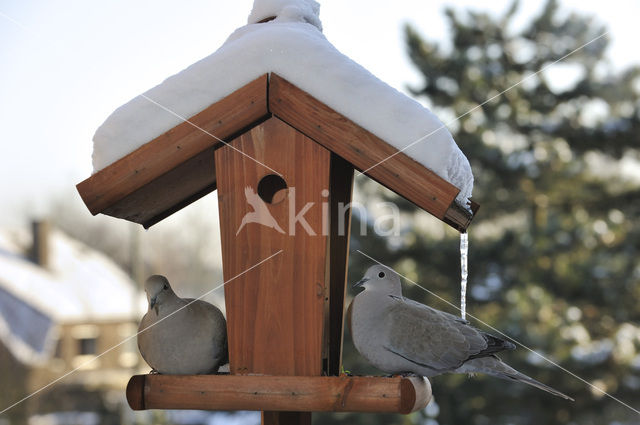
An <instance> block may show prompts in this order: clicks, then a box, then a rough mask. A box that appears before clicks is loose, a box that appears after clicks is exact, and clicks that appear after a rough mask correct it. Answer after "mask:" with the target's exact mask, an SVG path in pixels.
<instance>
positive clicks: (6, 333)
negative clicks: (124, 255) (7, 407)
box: [0, 230, 145, 361]
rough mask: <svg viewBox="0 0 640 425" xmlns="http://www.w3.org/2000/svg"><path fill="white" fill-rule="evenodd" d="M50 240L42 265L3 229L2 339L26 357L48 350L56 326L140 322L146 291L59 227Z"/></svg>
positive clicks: (0, 271)
mask: <svg viewBox="0 0 640 425" xmlns="http://www.w3.org/2000/svg"><path fill="white" fill-rule="evenodd" d="M49 242H50V251H49V252H50V254H49V263H50V267H49V268H47V269H44V268H42V267H40V266H38V265H36V264H34V263H33V262H31V261H30V260H29V259H27V258H26V257H25V256H24V255H23V251H24V249H23V247H21V246H20V244H18V243H15V242H14V241H13V238H12V237H11V236H10V235H9V233H8V232H0V341H2V342H3V343H4V344H5V346H7V347H8V348H9V349H10V350H12V352H13V354H14V355H16V357H18V358H20V359H21V360H23V361H27V360H28V358H30V357H31V358H33V357H41V356H43V355H44V354H45V352H47V351H50V349H51V347H50V341H51V338H52V335H53V334H52V332H54V324H57V323H68V322H81V323H82V322H94V321H111V320H137V319H138V318H139V317H140V316H141V315H142V312H143V311H144V305H145V301H144V295H143V294H142V293H140V291H137V290H136V289H135V285H134V283H133V282H132V281H131V279H130V278H129V277H128V275H127V274H126V273H125V272H124V271H123V270H122V269H120V268H119V267H118V266H117V265H116V264H115V263H114V262H113V261H112V260H110V259H109V258H108V257H106V256H105V255H103V254H101V253H99V252H97V251H95V250H93V249H91V248H89V247H87V246H86V245H84V244H82V243H80V242H78V241H76V240H74V239H72V238H70V237H69V236H67V235H65V234H64V233H62V232H60V231H58V230H51V231H50V235H49Z"/></svg>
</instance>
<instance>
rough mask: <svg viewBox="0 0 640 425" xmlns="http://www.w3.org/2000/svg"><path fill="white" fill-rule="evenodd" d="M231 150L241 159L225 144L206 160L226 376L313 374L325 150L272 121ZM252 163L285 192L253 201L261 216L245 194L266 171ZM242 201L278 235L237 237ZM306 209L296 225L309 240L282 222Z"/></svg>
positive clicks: (318, 347)
mask: <svg viewBox="0 0 640 425" xmlns="http://www.w3.org/2000/svg"><path fill="white" fill-rule="evenodd" d="M231 144H232V146H233V147H234V148H236V149H238V150H239V151H242V152H243V153H244V154H246V155H243V154H242V153H239V152H238V151H236V150H234V149H232V148H231V147H229V146H225V147H223V148H221V149H218V150H216V153H215V162H216V177H217V181H218V202H219V209H220V227H221V233H222V257H223V270H224V278H225V282H227V284H226V286H225V302H226V308H227V326H228V334H229V355H230V363H231V365H230V366H231V373H232V374H246V373H265V374H274V375H320V374H321V372H322V341H323V335H322V330H323V306H324V302H325V297H326V292H327V289H326V285H325V281H326V279H325V258H326V249H327V245H326V244H327V236H325V235H323V234H322V233H323V226H322V220H323V217H322V216H323V207H322V205H323V203H326V202H327V194H328V189H329V169H330V152H329V151H328V150H326V149H325V148H323V147H322V146H320V145H318V144H317V143H315V142H313V141H312V140H311V139H309V138H307V137H306V136H304V135H303V134H301V133H299V132H297V131H296V130H294V129H293V128H291V127H290V126H288V125H287V124H285V123H284V122H282V121H280V120H279V119H277V118H271V119H269V120H267V121H265V122H264V123H262V124H261V125H259V126H258V127H255V128H254V129H252V130H251V131H250V132H248V133H245V134H244V135H242V136H240V137H239V138H237V139H236V140H234V141H233V142H232V143H231ZM252 158H253V159H252ZM254 159H255V160H256V161H259V162H260V163H262V164H264V165H266V166H268V167H270V168H271V169H273V170H275V171H276V172H277V173H280V174H281V177H282V178H283V179H284V180H285V181H286V184H287V186H288V188H289V189H288V193H286V192H280V193H279V194H277V195H276V197H275V201H274V203H272V204H263V205H266V210H267V211H268V214H267V213H266V212H265V210H264V209H262V208H263V207H260V201H256V200H255V198H256V196H254V195H253V193H257V192H258V182H259V181H260V180H261V179H262V178H263V177H264V176H266V175H270V174H273V173H274V172H273V171H272V170H270V169H269V168H266V167H265V166H263V165H261V164H259V163H258V162H256V161H254ZM246 188H249V189H246ZM324 190H327V192H324V193H323V191H324ZM294 194H295V196H294ZM282 195H285V196H282ZM249 200H250V201H251V202H253V203H254V205H258V209H259V210H261V211H262V212H261V216H260V218H259V219H260V220H262V221H263V222H268V220H266V218H265V217H267V215H270V216H271V217H273V219H275V222H276V223H277V225H278V227H279V228H280V230H282V231H283V233H281V232H280V231H278V230H276V229H275V228H274V227H268V226H266V225H263V224H259V223H255V222H248V223H246V224H245V225H244V227H242V229H241V230H238V229H240V227H241V225H242V221H243V218H245V220H246V217H248V218H254V219H256V214H255V211H256V207H255V206H251V205H249V202H248V201H249ZM308 203H311V207H309V208H308V210H307V211H306V213H305V214H304V219H305V220H306V223H308V225H309V228H310V229H311V230H312V231H313V232H315V235H314V234H310V233H309V232H308V229H305V227H304V226H302V225H301V224H300V223H299V222H298V223H297V224H295V225H293V226H292V228H290V223H289V221H290V220H289V219H290V215H292V217H294V216H295V215H296V214H298V213H300V212H301V211H302V210H303V208H304V207H305V206H306V205H307V204H308ZM324 209H326V208H324ZM291 211H293V213H291ZM247 214H249V215H248V216H247ZM291 221H292V222H294V220H291ZM271 224H272V226H274V225H273V222H271ZM325 233H326V232H325ZM276 253H278V254H277V255H275V256H274V257H273V258H271V259H269V260H267V261H265V262H264V263H262V264H261V265H259V266H256V267H254V266H255V265H256V264H258V263H260V262H261V261H263V260H264V259H266V258H268V257H269V256H271V255H274V254H276ZM252 267H254V268H252Z"/></svg>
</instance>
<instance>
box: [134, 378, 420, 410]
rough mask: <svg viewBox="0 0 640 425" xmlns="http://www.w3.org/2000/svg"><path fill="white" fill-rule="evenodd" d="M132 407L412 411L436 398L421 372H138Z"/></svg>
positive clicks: (140, 408)
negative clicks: (388, 375) (385, 374)
mask: <svg viewBox="0 0 640 425" xmlns="http://www.w3.org/2000/svg"><path fill="white" fill-rule="evenodd" d="M127 400H128V402H129V406H131V408H132V409H133V410H145V409H201V410H268V411H286V412H329V411H331V412H385V413H402V414H407V413H411V412H415V411H417V410H420V409H424V408H425V407H426V405H427V404H428V403H429V401H430V400H431V385H430V383H429V380H428V379H426V378H420V377H401V376H397V377H391V378H384V377H369V376H345V375H342V376H267V375H136V376H133V377H132V378H131V380H130V381H129V384H128V385H127Z"/></svg>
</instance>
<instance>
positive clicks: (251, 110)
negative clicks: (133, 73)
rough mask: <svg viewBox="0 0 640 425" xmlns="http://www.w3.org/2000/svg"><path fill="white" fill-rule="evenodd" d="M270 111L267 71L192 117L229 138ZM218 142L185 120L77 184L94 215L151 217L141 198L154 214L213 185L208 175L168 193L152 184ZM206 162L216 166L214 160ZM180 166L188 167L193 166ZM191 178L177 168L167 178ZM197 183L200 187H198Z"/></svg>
mask: <svg viewBox="0 0 640 425" xmlns="http://www.w3.org/2000/svg"><path fill="white" fill-rule="evenodd" d="M163 113H165V112H164V111H163ZM268 115H269V111H268V108H267V76H266V75H265V76H262V77H260V78H258V79H257V80H255V81H253V82H251V83H249V84H247V85H246V86H244V87H242V88H240V89H238V90H237V91H235V92H234V93H232V94H231V95H229V96H227V97H225V98H224V99H222V100H220V101H218V102H216V103H214V104H213V105H211V106H209V107H207V108H206V109H204V110H203V111H202V112H199V113H198V114H196V115H194V116H193V117H190V118H189V121H190V122H191V123H193V124H195V125H196V126H198V127H200V128H201V129H203V130H205V131H206V132H208V133H211V134H213V135H215V136H216V137H218V138H220V139H222V140H226V139H227V138H232V137H234V136H235V135H237V134H239V133H242V132H244V131H246V129H247V128H250V127H252V126H253V125H255V124H256V123H259V122H260V121H262V120H264V119H265V118H266V117H267V116H268ZM219 145H221V142H220V141H218V140H216V139H215V138H213V137H212V136H211V135H209V134H206V133H205V132H203V131H202V130H200V129H198V128H196V127H194V126H193V125H192V124H190V123H188V122H183V123H181V124H179V125H177V126H175V127H174V128H172V129H171V130H169V131H167V132H166V133H164V134H162V135H161V136H158V137H157V138H155V139H154V140H152V141H150V142H148V143H146V144H145V145H143V146H141V147H140V148H138V149H136V150H135V151H133V152H132V153H130V154H129V155H126V156H125V157H123V158H121V159H119V160H118V161H116V162H114V163H113V164H111V165H109V166H107V167H106V168H104V169H103V170H101V171H99V172H97V173H95V174H94V175H93V176H91V177H89V178H88V179H86V180H85V181H83V182H81V183H79V184H78V185H77V189H78V192H79V193H80V196H81V197H82V199H83V201H84V202H85V204H86V205H87V207H88V208H89V211H91V213H92V214H94V215H95V214H98V213H101V212H104V211H105V210H108V212H110V213H111V214H112V215H114V214H118V215H117V217H122V218H126V219H131V218H132V217H136V216H144V217H145V218H144V219H139V220H138V222H143V221H144V220H148V219H149V217H148V216H149V215H150V214H149V213H148V212H147V209H149V204H148V203H145V202H139V201H140V200H141V199H142V200H145V199H146V200H148V202H151V203H152V204H153V205H152V207H151V208H150V209H151V210H152V211H151V215H155V216H159V215H161V213H162V211H161V210H169V209H170V208H172V207H174V206H175V203H180V202H182V201H184V200H186V199H189V198H190V197H191V196H192V195H193V194H194V193H195V192H193V190H196V191H198V190H199V188H200V189H201V188H202V187H206V186H209V187H211V183H212V182H211V181H210V179H209V180H207V181H206V184H205V182H204V180H203V181H198V182H196V184H185V185H184V186H181V185H179V184H177V183H174V184H175V186H176V187H174V188H172V190H173V191H176V193H172V194H171V195H170V196H169V197H167V196H166V191H164V190H163V185H162V184H156V185H151V186H148V185H149V184H150V183H152V182H154V181H155V180H157V179H159V178H160V177H161V176H163V175H165V174H166V173H169V172H170V171H171V170H174V169H176V167H179V166H180V165H181V164H184V163H185V162H187V161H189V160H190V159H191V158H193V157H195V156H197V155H198V154H200V153H202V152H203V151H205V150H206V149H208V148H211V147H216V146H219ZM207 164H208V165H210V166H213V163H212V162H208V163H207ZM181 170H182V171H183V172H184V171H187V170H188V168H185V167H183V168H181ZM196 174H197V173H196ZM191 177H193V175H189V174H188V173H187V174H186V175H185V176H184V178H183V176H182V175H181V173H174V174H173V175H172V176H171V179H170V180H167V179H165V182H166V181H173V180H175V179H181V180H186V179H188V178H191ZM193 186H197V187H196V188H195V189H194V188H193ZM213 187H215V186H213ZM212 190H213V189H212ZM131 196H133V197H132V198H131ZM127 197H130V198H128V199H127V200H126V202H125V205H123V206H121V207H118V205H117V204H118V203H119V202H121V201H122V200H123V199H125V198H127ZM165 198H166V201H165V200H164V199H165ZM134 221H135V220H134Z"/></svg>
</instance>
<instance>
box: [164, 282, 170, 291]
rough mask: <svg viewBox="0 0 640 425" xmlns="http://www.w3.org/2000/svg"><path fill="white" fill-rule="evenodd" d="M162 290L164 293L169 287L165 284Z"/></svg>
mask: <svg viewBox="0 0 640 425" xmlns="http://www.w3.org/2000/svg"><path fill="white" fill-rule="evenodd" d="M162 289H164V290H165V291H166V290H167V289H169V285H167V284H166V283H165V284H164V287H163V288H162Z"/></svg>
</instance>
